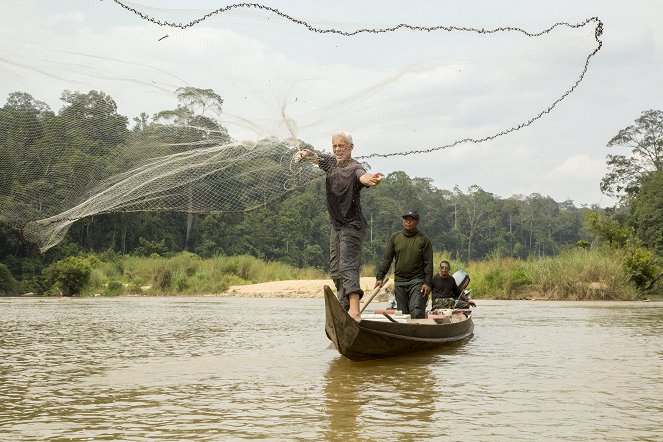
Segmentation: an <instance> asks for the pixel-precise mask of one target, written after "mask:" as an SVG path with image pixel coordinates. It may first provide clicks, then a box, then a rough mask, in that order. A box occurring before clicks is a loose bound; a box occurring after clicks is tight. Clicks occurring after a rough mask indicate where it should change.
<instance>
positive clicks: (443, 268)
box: [440, 261, 451, 277]
mask: <svg viewBox="0 0 663 442" xmlns="http://www.w3.org/2000/svg"><path fill="white" fill-rule="evenodd" d="M449 270H451V264H449V261H442V262H440V276H444V277H447V276H449Z"/></svg>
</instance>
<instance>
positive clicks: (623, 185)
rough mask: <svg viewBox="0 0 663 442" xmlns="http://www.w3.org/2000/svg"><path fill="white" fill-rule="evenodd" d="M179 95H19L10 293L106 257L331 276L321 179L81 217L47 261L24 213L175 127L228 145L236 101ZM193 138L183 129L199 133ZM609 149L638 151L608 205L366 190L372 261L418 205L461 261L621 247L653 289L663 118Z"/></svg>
mask: <svg viewBox="0 0 663 442" xmlns="http://www.w3.org/2000/svg"><path fill="white" fill-rule="evenodd" d="M177 97H178V100H179V103H178V105H177V108H175V109H166V110H163V111H161V112H158V113H155V114H154V115H152V116H149V115H148V114H146V113H142V114H141V115H140V116H138V117H135V118H133V119H132V120H131V124H130V121H129V118H128V117H126V116H123V115H120V114H119V113H118V112H117V105H116V103H115V101H114V100H113V98H112V97H110V96H109V95H107V94H106V93H104V92H101V91H89V92H87V93H82V92H72V91H63V92H62V95H61V100H62V102H63V105H62V107H61V108H60V109H59V110H58V111H57V112H56V111H53V110H52V109H51V108H50V107H49V106H48V105H47V104H45V103H44V102H42V101H39V100H38V99H35V98H34V97H32V96H31V95H30V94H28V93H25V92H15V93H12V94H10V95H9V97H8V99H7V102H6V104H4V106H3V107H2V108H0V207H2V211H1V212H2V213H1V214H0V293H1V294H17V293H24V292H34V293H42V292H44V291H46V290H47V289H48V287H49V284H52V283H53V278H52V273H53V272H50V273H49V272H47V271H46V270H47V269H48V268H49V266H52V265H53V264H54V263H57V262H58V261H61V260H63V259H65V258H67V257H71V256H89V255H95V254H96V255H100V256H101V254H104V253H105V254H112V255H113V254H114V255H132V256H145V257H150V256H163V257H168V256H174V255H176V254H178V253H181V252H189V253H192V254H195V255H196V256H198V257H200V258H212V257H217V256H238V255H249V256H252V257H255V258H258V259H260V260H263V261H267V262H282V263H285V264H289V265H291V266H293V267H297V268H309V267H311V268H315V269H319V270H320V271H323V272H324V271H326V267H327V260H328V244H327V242H328V232H329V222H328V215H327V212H326V208H325V198H324V177H323V175H322V174H321V173H320V175H319V177H318V178H316V179H313V180H312V181H310V182H309V183H308V184H307V185H306V186H302V187H298V188H295V189H293V190H291V191H290V192H288V193H287V194H286V195H285V196H283V197H281V198H278V199H275V200H272V201H268V202H266V203H265V204H263V205H262V206H261V207H258V208H254V209H252V210H247V211H238V212H224V211H219V212H216V211H214V210H210V211H208V212H206V213H201V212H199V211H197V212H189V213H187V212H179V213H172V212H159V211H136V212H133V211H126V212H116V213H100V214H97V215H95V216H90V217H87V218H84V219H82V220H80V221H77V222H75V223H74V224H73V225H72V226H71V228H70V229H69V230H68V232H67V234H66V236H65V238H64V240H63V241H61V242H60V243H59V244H57V245H56V246H55V247H53V248H51V249H49V250H48V251H46V252H45V253H44V254H43V255H42V254H40V253H38V251H37V249H36V248H35V247H34V245H32V244H30V243H28V242H27V241H25V239H24V238H23V237H22V235H21V232H20V228H21V222H22V220H28V219H32V220H35V219H41V218H45V217H48V216H50V215H52V214H53V213H54V212H55V213H57V211H61V210H65V209H66V208H67V207H71V205H72V204H75V203H76V202H77V198H79V196H80V194H81V189H85V188H86V187H88V186H90V185H91V183H92V182H94V180H95V179H98V178H99V177H102V178H103V177H107V176H110V175H113V174H115V173H119V172H120V171H122V170H123V169H122V168H123V167H125V168H126V165H127V164H131V161H132V159H133V158H134V157H135V151H136V149H137V146H143V147H145V146H150V147H151V148H152V149H161V151H160V152H162V154H163V155H168V154H171V153H174V152H176V149H177V148H176V147H168V146H171V145H168V146H165V145H164V139H162V138H161V134H162V133H163V131H162V129H163V127H171V128H172V129H173V130H172V131H171V132H170V135H169V136H170V137H171V138H172V133H173V131H177V130H178V128H181V127H183V126H192V127H197V128H203V129H207V130H208V132H207V134H208V137H213V140H212V141H215V142H218V143H225V142H228V141H230V140H231V139H232V138H231V136H230V134H228V132H227V130H225V128H223V127H222V126H221V125H220V124H219V123H218V122H217V121H216V120H215V119H214V118H211V117H209V116H207V115H206V114H205V109H209V108H210V107H212V106H216V107H217V108H218V109H220V108H221V106H222V103H223V100H222V98H221V97H219V96H218V95H217V94H215V93H214V92H213V91H212V90H210V89H196V88H180V89H178V94H177ZM188 133H189V132H182V133H181V134H179V135H177V136H179V137H180V141H186V138H187V136H188V135H187V134H188ZM209 134H211V135H209ZM608 147H611V148H618V149H622V151H625V150H630V152H625V153H619V154H616V155H608V156H607V164H608V168H609V172H608V174H607V175H606V176H605V177H604V179H603V181H602V182H601V183H600V186H601V190H602V191H603V192H604V193H606V194H608V195H611V196H615V197H618V198H619V204H617V205H616V206H615V207H612V208H607V209H606V208H599V207H576V206H575V204H574V202H573V201H562V202H557V201H554V200H553V199H552V198H550V197H548V196H545V195H540V194H536V193H535V194H530V195H514V196H510V197H507V198H504V197H500V196H497V195H495V194H493V193H491V192H490V191H489V190H485V189H482V188H481V187H479V186H476V185H474V186H470V187H469V188H467V189H460V188H458V187H454V188H453V189H439V188H437V187H435V186H434V185H433V182H432V180H431V179H429V178H425V177H410V176H408V175H407V174H406V173H405V172H403V171H394V172H391V173H389V174H388V175H386V177H385V178H384V180H383V182H382V184H381V185H380V186H378V187H376V188H373V189H370V190H369V191H365V192H363V195H362V203H363V207H364V214H365V216H366V218H367V220H368V222H369V228H368V232H367V238H366V241H365V247H364V256H363V261H364V263H368V264H374V263H377V262H378V261H379V260H380V257H381V255H382V252H383V249H384V244H385V242H386V239H387V238H388V237H389V235H390V234H391V233H392V232H394V231H397V230H399V229H400V228H401V217H400V214H401V213H402V211H403V210H404V209H410V208H411V209H415V210H418V211H419V213H420V214H421V224H420V230H422V231H423V232H424V233H426V234H427V235H428V236H429V237H430V239H431V240H432V242H433V246H434V250H435V251H436V253H441V254H443V255H444V256H448V257H449V258H450V259H453V260H455V261H458V262H471V261H481V260H487V259H495V258H501V257H505V258H514V259H522V260H528V259H538V258H543V257H551V256H556V255H558V254H559V253H560V252H563V251H565V250H569V249H573V248H578V247H580V248H590V247H606V248H613V249H620V250H623V251H624V253H626V254H630V255H629V256H632V257H635V258H634V259H636V258H637V259H636V260H637V261H638V262H639V264H638V265H639V267H638V269H639V270H637V271H636V273H638V274H639V275H640V276H636V278H638V277H639V278H641V281H640V282H638V283H637V284H636V285H638V287H640V288H641V289H643V290H651V289H653V288H655V287H656V284H657V282H658V281H659V280H660V278H661V256H663V154H662V151H663V112H661V111H653V110H649V111H644V112H643V113H642V115H641V116H640V117H639V118H638V119H637V120H636V121H635V123H634V124H633V125H632V126H629V127H627V128H625V129H621V130H618V134H617V135H616V136H615V137H614V138H613V139H612V140H610V141H609V142H608ZM622 151H620V152H622ZM367 166H368V167H370V164H367ZM597 185H598V183H597ZM49 274H50V275H51V281H50V282H49Z"/></svg>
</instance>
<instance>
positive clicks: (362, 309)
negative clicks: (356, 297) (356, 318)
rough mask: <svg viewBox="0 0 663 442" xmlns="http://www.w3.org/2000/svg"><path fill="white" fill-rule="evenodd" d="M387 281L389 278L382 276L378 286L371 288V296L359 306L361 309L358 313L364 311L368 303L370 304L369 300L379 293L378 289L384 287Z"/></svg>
mask: <svg viewBox="0 0 663 442" xmlns="http://www.w3.org/2000/svg"><path fill="white" fill-rule="evenodd" d="M387 282H389V278H384V279H383V280H382V284H380V285H379V286H377V287H375V288H374V289H373V292H372V293H371V296H370V297H369V298H368V301H366V303H365V304H364V306H363V307H362V308H361V310H360V311H359V314H361V313H364V310H366V307H368V304H370V303H371V301H372V300H373V298H375V296H376V295H377V294H378V293H380V290H382V287H384V286H385V284H387Z"/></svg>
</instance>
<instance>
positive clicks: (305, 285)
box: [219, 277, 393, 301]
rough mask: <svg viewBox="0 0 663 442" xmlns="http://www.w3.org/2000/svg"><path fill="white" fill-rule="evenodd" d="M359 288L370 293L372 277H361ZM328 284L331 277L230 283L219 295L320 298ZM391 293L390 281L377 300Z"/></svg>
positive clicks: (383, 298)
mask: <svg viewBox="0 0 663 442" xmlns="http://www.w3.org/2000/svg"><path fill="white" fill-rule="evenodd" d="M360 284H361V288H362V289H364V291H365V292H366V293H370V292H371V291H372V290H373V286H374V285H375V278H374V277H363V278H361V281H360ZM325 285H328V286H330V287H332V288H333V287H334V282H333V281H332V280H331V279H312V280H290V281H271V282H261V283H258V284H246V285H232V286H230V287H229V288H228V290H226V291H225V292H223V293H219V296H232V297H248V298H322V288H323V287H324V286H325ZM391 293H393V285H392V283H391V282H390V283H388V284H387V286H386V287H385V288H384V289H383V290H382V291H381V292H380V294H379V295H378V298H379V299H378V300H379V301H380V300H384V301H387V300H388V298H389V297H390V296H391Z"/></svg>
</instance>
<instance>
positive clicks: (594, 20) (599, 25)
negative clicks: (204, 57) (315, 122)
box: [102, 0, 603, 160]
mask: <svg viewBox="0 0 663 442" xmlns="http://www.w3.org/2000/svg"><path fill="white" fill-rule="evenodd" d="M102 1H103V0H102ZM113 2H114V3H116V4H117V5H119V6H121V7H122V8H124V9H126V10H127V11H129V12H131V13H133V14H136V15H137V16H139V17H140V18H142V19H143V20H147V21H149V22H151V23H154V24H157V25H159V26H167V27H174V28H180V29H187V28H190V27H193V26H195V25H197V24H199V23H201V22H203V21H205V20H207V19H208V18H210V17H212V16H214V15H218V14H223V13H224V12H228V11H231V10H233V9H251V8H253V9H259V10H263V11H266V12H269V13H272V14H275V15H277V16H279V17H281V18H283V19H286V20H288V21H290V22H292V23H295V24H297V25H301V26H304V27H306V29H308V30H309V31H311V32H315V33H319V34H337V35H341V36H345V37H351V36H353V35H358V34H362V33H372V34H381V33H387V32H394V31H397V30H399V29H409V30H413V31H423V32H433V31H446V32H454V31H458V32H473V33H476V34H495V33H500V32H517V33H521V34H523V35H526V36H527V37H533V38H534V37H540V36H542V35H545V34H548V33H550V32H552V31H553V30H554V29H556V28H558V27H568V28H572V29H573V28H582V27H584V26H587V25H589V24H593V25H594V27H595V28H594V39H595V40H596V47H595V48H594V50H593V51H592V52H590V53H589V54H588V55H587V57H586V58H585V63H584V66H583V69H582V71H581V72H580V75H579V76H578V78H577V79H576V81H575V82H574V83H573V84H572V85H571V87H570V88H568V89H567V90H566V91H564V92H563V93H562V95H560V96H559V97H558V98H557V99H555V100H554V101H553V102H552V103H551V104H550V105H548V106H547V107H546V108H544V109H543V110H541V111H540V112H539V113H537V114H535V115H534V116H532V117H531V118H529V119H528V120H525V121H523V122H520V123H518V124H516V125H514V126H512V127H510V128H508V129H504V130H502V131H500V132H497V133H494V134H492V135H488V136H485V137H483V138H463V139H460V140H456V141H453V142H451V143H449V144H445V145H442V146H437V147H431V148H429V149H413V150H407V151H402V152H392V153H377V152H376V153H372V154H368V155H362V156H358V157H356V158H357V159H361V160H367V159H370V158H378V157H379V158H388V157H393V156H406V155H415V154H425V153H431V152H435V151H438V150H442V149H447V148H449V147H454V146H457V145H458V144H463V143H474V144H479V143H483V142H486V141H491V140H494V139H496V138H499V137H501V136H504V135H507V134H510V133H512V132H516V131H518V130H520V129H523V128H525V127H528V126H530V125H531V124H533V123H534V122H535V121H537V120H539V119H540V118H542V117H543V116H544V115H546V114H549V113H550V112H551V111H552V110H553V109H554V108H555V107H556V106H557V105H558V104H559V103H560V102H561V101H563V100H564V99H565V98H566V97H568V96H569V95H570V94H571V93H572V92H574V91H575V90H576V88H577V87H578V86H579V85H580V83H581V82H582V81H583V80H584V79H585V75H586V74H587V70H588V69H589V62H590V60H591V59H592V57H594V56H595V55H596V54H597V53H598V51H599V50H601V48H602V46H603V41H602V40H601V36H602V35H603V22H602V21H601V20H600V19H599V18H598V17H591V18H587V19H585V20H583V21H581V22H578V23H568V22H557V23H555V24H553V25H552V26H550V27H548V28H546V29H544V30H541V31H538V32H529V31H527V30H525V29H523V28H519V27H514V26H500V27H496V28H490V29H486V28H472V27H464V26H443V25H439V26H414V25H409V24H405V23H401V24H398V25H396V26H392V27H386V28H361V29H357V30H354V31H343V30H340V29H334V28H327V29H322V28H317V27H315V26H313V25H311V24H310V23H308V22H306V21H304V20H300V19H297V18H294V17H292V16H290V15H288V14H286V13H284V12H282V11H280V10H278V9H276V8H272V7H269V6H265V5H262V4H260V3H236V4H232V5H228V6H225V7H223V8H218V9H215V10H214V11H211V12H209V13H207V14H205V15H203V16H202V17H200V18H198V19H195V20H191V21H189V22H186V23H181V22H180V23H175V22H170V21H167V20H159V19H156V18H154V17H152V16H150V15H148V14H146V13H144V12H141V11H139V10H137V9H135V8H133V7H131V6H128V5H127V4H125V3H123V2H122V1H120V0H113Z"/></svg>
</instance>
